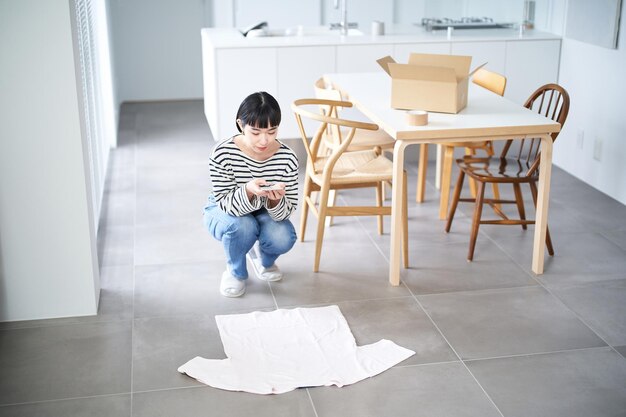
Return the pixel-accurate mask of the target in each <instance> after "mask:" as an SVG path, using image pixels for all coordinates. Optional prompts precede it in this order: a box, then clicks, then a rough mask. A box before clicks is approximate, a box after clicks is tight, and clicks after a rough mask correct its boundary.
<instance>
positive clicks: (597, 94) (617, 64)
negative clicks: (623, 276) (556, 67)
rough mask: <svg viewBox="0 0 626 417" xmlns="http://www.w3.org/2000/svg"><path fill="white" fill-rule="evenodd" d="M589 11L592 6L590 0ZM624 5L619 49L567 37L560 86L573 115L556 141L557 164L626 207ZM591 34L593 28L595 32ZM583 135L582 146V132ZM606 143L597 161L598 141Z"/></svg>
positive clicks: (625, 50)
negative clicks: (569, 98) (580, 134)
mask: <svg viewBox="0 0 626 417" xmlns="http://www.w3.org/2000/svg"><path fill="white" fill-rule="evenodd" d="M589 7H593V4H592V3H591V2H590V3H589ZM625 9H626V6H625V5H622V15H621V28H620V29H621V30H620V34H619V39H618V49H607V48H602V47H599V46H594V45H591V44H588V43H584V42H579V41H576V40H572V39H567V38H564V39H563V44H562V49H561V67H560V73H559V83H560V84H561V85H563V87H565V88H566V89H567V90H568V92H569V94H570V97H571V101H572V104H571V108H570V113H569V116H568V119H567V122H566V124H565V127H564V129H563V132H562V133H561V134H560V135H559V137H558V139H557V142H556V143H555V151H554V162H555V164H556V165H558V166H559V167H561V168H563V169H565V170H566V171H568V172H569V173H571V174H572V175H574V176H576V177H578V178H580V179H581V180H583V181H584V182H586V183H588V184H590V185H592V186H593V187H595V188H597V189H598V190H600V191H602V192H604V193H606V194H608V195H609V196H611V197H613V198H615V199H616V200H618V201H620V202H621V203H623V204H626V164H625V163H624V158H625V157H626V117H625V116H624V115H625V114H626V111H625V110H624V98H625V97H626V81H625V80H624V75H625V74H626V28H625V25H624V19H625V15H624V10H625ZM590 30H593V29H592V28H590ZM579 132H581V133H582V134H583V143H582V148H581V147H579V146H578V143H577V138H578V134H579ZM597 140H599V141H600V142H601V145H600V148H601V149H600V150H599V154H600V155H599V157H600V160H599V161H598V160H596V159H594V147H595V142H596V141H597Z"/></svg>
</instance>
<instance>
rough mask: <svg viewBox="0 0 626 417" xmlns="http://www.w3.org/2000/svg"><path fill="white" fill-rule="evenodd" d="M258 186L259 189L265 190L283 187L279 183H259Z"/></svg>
mask: <svg viewBox="0 0 626 417" xmlns="http://www.w3.org/2000/svg"><path fill="white" fill-rule="evenodd" d="M259 188H261V190H265V191H269V190H282V189H283V187H282V186H280V185H279V184H265V185H259Z"/></svg>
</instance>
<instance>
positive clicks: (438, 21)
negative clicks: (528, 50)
mask: <svg viewBox="0 0 626 417" xmlns="http://www.w3.org/2000/svg"><path fill="white" fill-rule="evenodd" d="M415 25H416V26H424V28H425V29H426V30H427V31H428V32H430V31H433V30H448V28H453V29H502V28H507V29H512V28H514V27H515V24H514V23H498V22H494V21H493V19H492V18H490V17H462V18H460V19H450V18H447V17H441V18H432V17H425V18H423V19H422V22H421V23H415Z"/></svg>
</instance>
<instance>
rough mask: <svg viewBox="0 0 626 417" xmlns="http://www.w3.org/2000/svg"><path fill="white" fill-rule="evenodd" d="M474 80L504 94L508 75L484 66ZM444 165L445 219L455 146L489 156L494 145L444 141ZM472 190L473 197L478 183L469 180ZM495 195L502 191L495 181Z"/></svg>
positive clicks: (442, 202)
mask: <svg viewBox="0 0 626 417" xmlns="http://www.w3.org/2000/svg"><path fill="white" fill-rule="evenodd" d="M472 82H473V83H474V84H477V85H479V86H481V87H484V88H486V89H487V90H489V91H491V92H493V93H495V94H498V95H500V96H502V95H504V90H505V88H506V77H505V76H503V75H500V74H498V73H496V72H492V71H489V70H486V69H484V68H481V69H479V70H478V71H476V73H474V76H473V77H472ZM442 145H443V149H444V150H443V164H442V165H443V166H442V168H441V196H440V198H439V218H440V219H445V218H446V214H447V212H448V201H449V199H450V180H451V176H452V164H453V162H454V148H460V147H463V148H465V154H466V155H476V151H477V150H483V151H484V152H485V153H486V154H487V156H493V154H494V152H493V145H492V143H491V141H484V142H447V143H443V144H442ZM469 186H470V192H471V194H472V197H475V196H476V185H475V183H474V181H470V182H469ZM492 188H493V197H494V198H495V199H499V198H500V192H499V190H498V184H496V183H493V184H492Z"/></svg>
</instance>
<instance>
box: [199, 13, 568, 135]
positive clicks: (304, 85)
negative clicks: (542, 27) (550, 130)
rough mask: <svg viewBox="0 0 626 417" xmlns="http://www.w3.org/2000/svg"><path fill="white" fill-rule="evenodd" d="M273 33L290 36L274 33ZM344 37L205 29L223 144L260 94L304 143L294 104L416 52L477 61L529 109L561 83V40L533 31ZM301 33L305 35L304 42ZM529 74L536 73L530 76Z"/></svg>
mask: <svg viewBox="0 0 626 417" xmlns="http://www.w3.org/2000/svg"><path fill="white" fill-rule="evenodd" d="M268 29H269V31H270V33H284V29H282V30H280V29H279V28H272V27H270V28H268ZM368 29H369V28H361V30H363V31H366V30H367V31H368V33H367V34H363V35H348V36H341V35H340V34H339V32H338V31H330V29H328V28H327V27H303V28H301V29H299V28H290V32H291V33H293V34H294V35H292V36H267V37H244V36H243V35H242V34H241V33H240V32H239V30H237V29H219V28H210V29H202V71H203V84H204V110H205V115H206V117H207V121H208V122H209V126H210V128H211V132H212V133H213V137H214V138H215V139H216V140H219V139H223V138H225V137H228V136H229V135H231V134H233V133H234V132H233V128H234V126H235V125H234V117H235V113H236V111H237V108H238V107H239V104H240V103H241V100H243V99H244V98H245V97H246V96H247V95H248V94H250V93H252V92H254V91H267V92H269V93H270V94H272V95H274V96H275V97H276V99H277V100H278V103H279V104H280V106H281V108H282V109H283V114H284V117H283V120H282V122H281V125H280V137H281V138H297V137H298V136H299V131H298V126H297V125H296V123H295V119H294V117H292V115H291V114H290V113H291V111H290V106H291V103H292V102H293V100H295V99H298V98H303V97H311V96H312V95H313V94H314V91H313V84H314V83H315V81H316V80H317V79H318V78H320V77H321V76H323V75H324V74H328V73H355V72H376V71H382V69H381V68H380V66H379V65H378V64H377V63H376V60H377V59H379V58H382V57H384V56H387V55H389V56H392V57H394V59H395V60H396V61H398V62H406V60H407V59H408V57H409V55H410V54H411V53H413V52H420V53H432V54H453V55H469V56H472V68H474V67H476V66H478V65H480V64H482V63H485V62H486V63H487V65H486V68H487V69H489V70H491V71H495V72H498V73H500V74H503V75H505V76H506V77H507V81H508V82H507V91H506V93H505V97H506V98H508V99H510V100H512V101H515V102H517V103H523V102H524V101H525V99H526V98H527V97H528V96H529V94H530V93H531V92H532V91H534V90H535V89H536V88H537V87H538V86H540V85H542V84H545V83H548V82H556V81H557V79H558V70H559V68H558V65H559V64H558V63H559V54H560V48H561V38H560V37H559V36H556V35H553V34H551V33H546V32H540V31H535V30H530V31H526V32H524V33H523V34H522V35H521V36H520V33H519V30H514V29H455V30H454V31H453V33H452V36H451V37H450V38H448V36H447V35H448V34H447V31H432V32H427V31H426V30H424V28H423V27H421V26H414V25H391V26H390V27H386V28H385V32H386V34H385V35H378V36H375V35H371V34H369V30H368ZM298 33H301V35H298ZM529 68H531V69H532V70H531V71H529Z"/></svg>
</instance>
